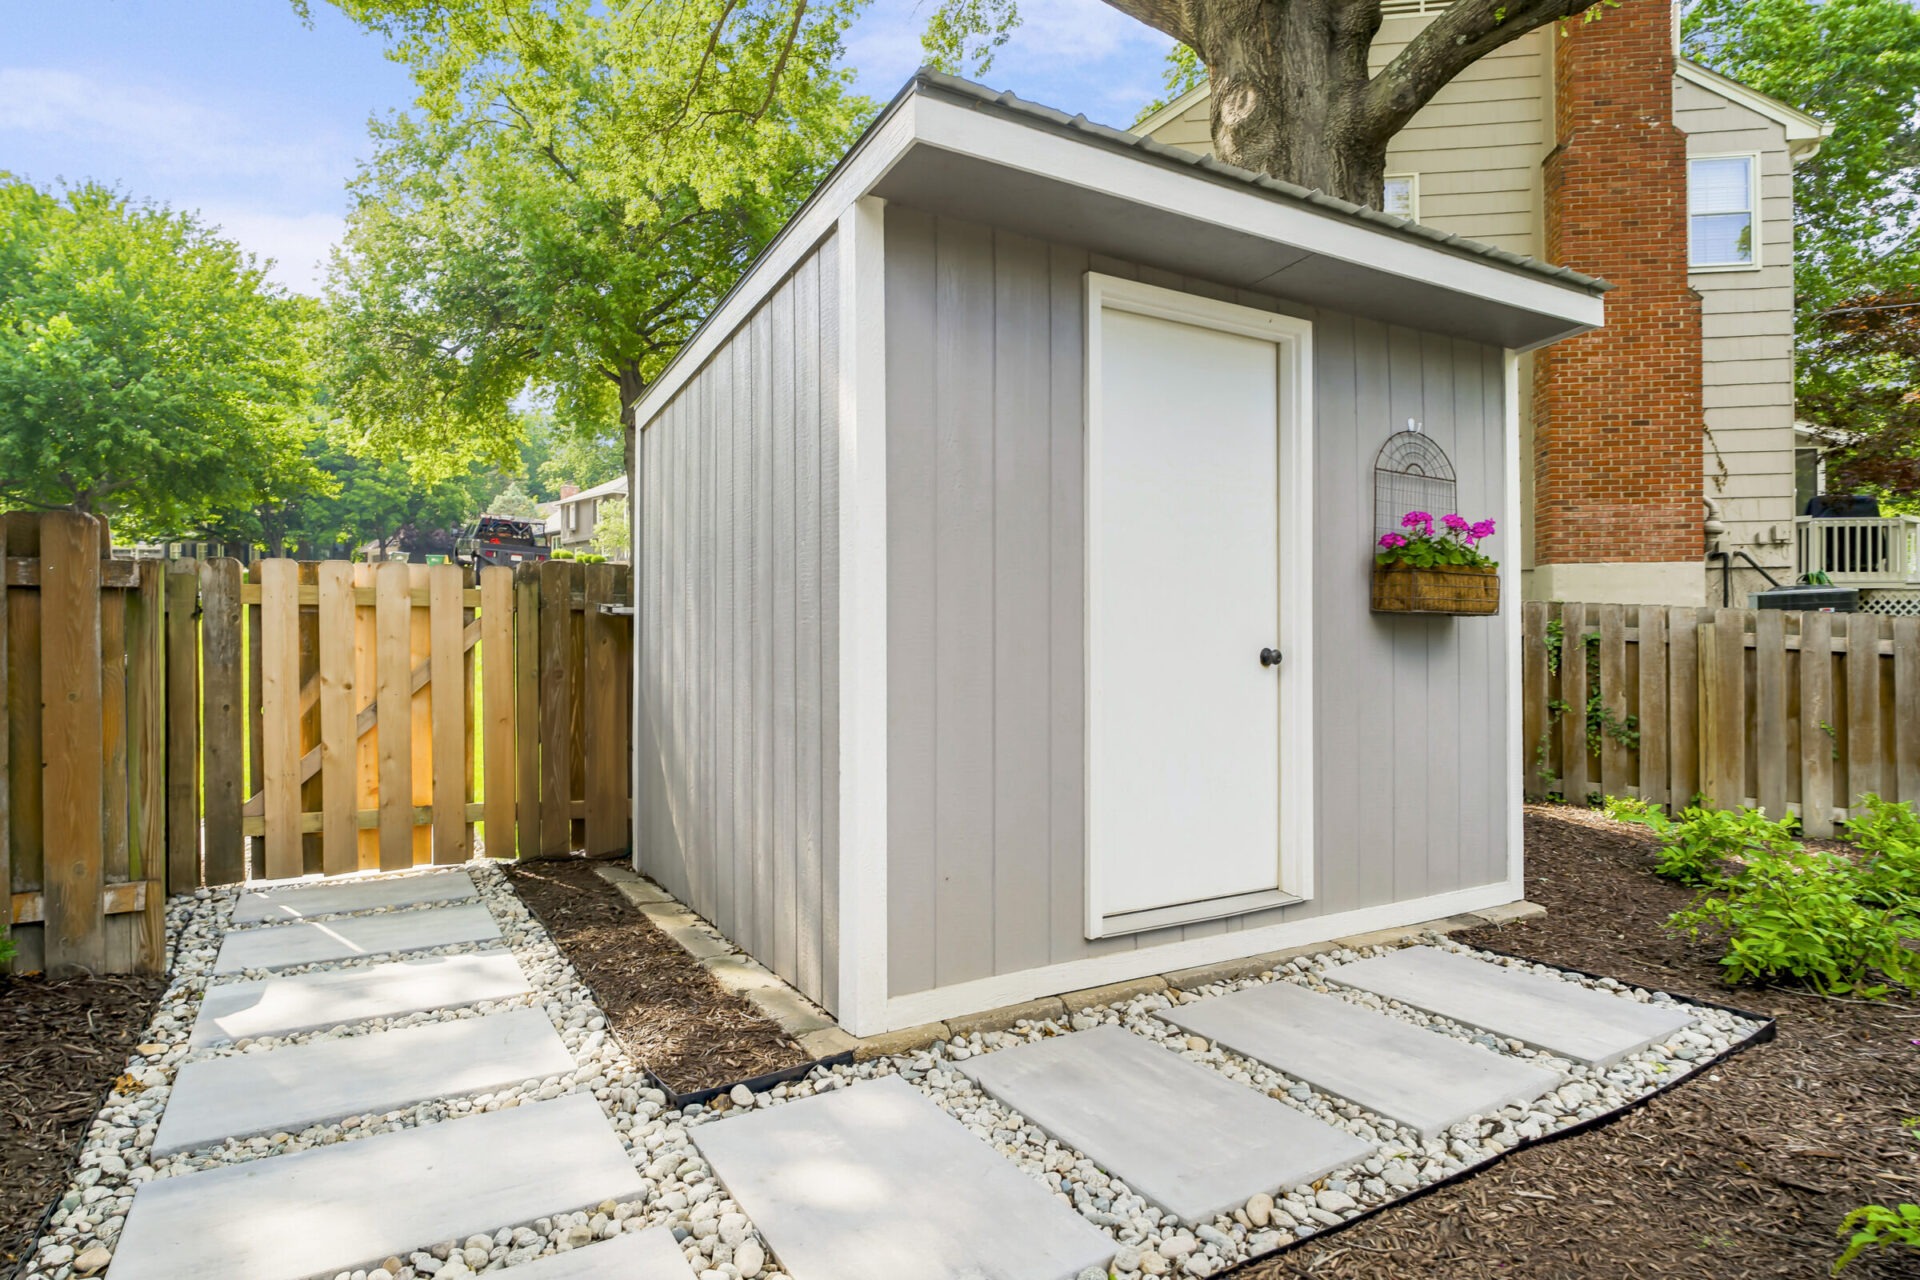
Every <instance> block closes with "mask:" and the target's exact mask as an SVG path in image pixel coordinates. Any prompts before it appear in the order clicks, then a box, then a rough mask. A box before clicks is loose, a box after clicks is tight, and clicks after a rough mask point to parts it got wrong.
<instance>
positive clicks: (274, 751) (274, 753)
mask: <svg viewBox="0 0 1920 1280" xmlns="http://www.w3.org/2000/svg"><path fill="white" fill-rule="evenodd" d="M260 648H261V655H260V718H261V724H262V726H263V727H262V734H261V768H262V770H263V773H262V778H261V783H262V786H261V793H262V795H263V796H264V797H265V803H266V819H267V822H266V837H267V878H268V879H269V880H283V879H290V878H292V877H295V876H298V875H300V874H302V873H303V872H304V871H305V870H306V850H305V848H304V847H303V845H302V842H301V839H300V569H299V566H298V565H296V564H295V563H294V562H293V561H291V560H263V561H261V563H260Z"/></svg>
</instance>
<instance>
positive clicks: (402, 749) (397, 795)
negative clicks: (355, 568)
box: [373, 564, 413, 871]
mask: <svg viewBox="0 0 1920 1280" xmlns="http://www.w3.org/2000/svg"><path fill="white" fill-rule="evenodd" d="M373 580H374V601H375V603H374V617H375V624H374V625H375V635H376V640H375V653H374V670H375V673H376V674H375V679H376V681H377V683H378V689H379V694H378V706H379V717H380V723H379V725H378V727H377V729H376V732H377V733H378V735H379V738H378V745H379V755H380V785H379V794H380V805H379V808H380V869H381V870H382V871H400V870H404V869H406V868H407V867H410V866H412V865H413V776H412V764H413V707H412V700H413V699H412V691H411V690H410V688H409V687H408V683H409V682H408V680H407V676H408V673H409V671H410V670H411V669H412V665H413V663H412V655H411V648H412V635H411V632H412V623H413V617H412V615H413V599H412V596H411V595H410V594H409V593H408V584H407V566H406V565H404V564H382V565H377V566H375V569H374V575H373Z"/></svg>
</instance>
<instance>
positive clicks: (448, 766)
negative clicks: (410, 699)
mask: <svg viewBox="0 0 1920 1280" xmlns="http://www.w3.org/2000/svg"><path fill="white" fill-rule="evenodd" d="M463 587H464V584H463V583H462V581H461V574H460V567H459V566H458V565H452V564H436V565H429V566H428V567H427V588H428V593H429V599H431V600H432V604H431V605H430V606H429V615H430V616H429V618H428V628H429V637H430V643H431V645H432V649H431V660H432V664H433V675H432V677H431V679H430V681H429V682H428V687H429V689H430V690H431V695H432V704H433V772H432V777H431V785H432V795H433V860H434V861H435V862H465V861H466V860H467V769H466V768H465V765H466V757H467V753H466V721H467V695H466V691H465V689H464V688H463V686H464V684H465V681H464V680H463V679H462V678H461V677H462V675H463V674H464V673H465V671H466V656H467V651H466V646H465V645H463V644H461V642H460V636H461V632H462V631H463V630H464V628H463V626H462V625H461V617H460V613H461V609H462V608H463V607H464V602H463V600H462V598H461V592H462V589H463Z"/></svg>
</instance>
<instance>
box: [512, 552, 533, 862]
mask: <svg viewBox="0 0 1920 1280" xmlns="http://www.w3.org/2000/svg"><path fill="white" fill-rule="evenodd" d="M513 597H514V607H513V639H514V662H513V691H514V728H515V730H516V733H515V736H514V776H515V777H516V778H517V779H518V782H517V785H516V787H515V794H516V795H517V796H518V797H519V811H520V812H519V820H518V822H517V823H516V825H515V830H516V832H517V834H518V835H519V839H520V847H519V856H520V857H522V858H534V857H538V856H539V854H540V566H539V565H535V564H523V565H521V566H520V567H519V568H517V569H515V570H514V571H513Z"/></svg>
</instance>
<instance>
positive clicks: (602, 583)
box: [0, 516, 632, 972]
mask: <svg viewBox="0 0 1920 1280" xmlns="http://www.w3.org/2000/svg"><path fill="white" fill-rule="evenodd" d="M100 528H101V526H100V525H99V524H98V523H97V522H95V521H91V520H89V519H87V518H86V517H78V516H75V517H64V516H42V517H31V516H27V517H8V519H7V529H8V532H9V536H10V538H12V539H13V549H12V551H11V553H10V554H9V556H8V558H7V568H8V573H7V583H8V586H10V587H13V588H16V590H14V591H12V592H10V593H7V594H0V609H4V610H6V614H5V625H0V637H4V639H5V640H6V642H7V653H6V655H5V661H4V662H0V671H4V672H5V674H6V676H7V685H6V691H7V705H8V717H7V718H8V722H9V723H8V727H9V730H10V732H9V733H8V734H7V735H6V736H7V738H8V739H10V740H11V743H12V751H11V755H10V758H6V759H5V764H6V767H5V768H4V770H0V773H4V775H5V776H6V777H7V779H8V783H9V785H8V787H7V789H6V790H7V793H8V796H7V800H8V804H7V805H6V806H0V824H5V825H7V826H8V828H9V829H8V830H7V832H6V834H5V837H4V838H0V857H5V856H6V855H9V854H10V858H9V859H8V861H10V863H11V869H10V871H8V870H7V867H8V862H0V873H4V874H0V883H4V882H5V881H6V880H7V879H10V880H11V883H12V887H13V891H14V892H13V910H12V914H11V921H10V923H11V924H12V925H13V927H14V930H15V935H16V938H17V941H18V942H19V944H20V951H21V954H20V957H19V961H18V962H17V964H16V968H20V969H38V968H40V967H42V966H43V965H44V966H45V967H46V968H48V969H49V970H50V971H51V970H55V969H58V968H61V967H63V966H65V967H73V968H86V969H90V970H93V971H95V972H104V971H129V970H153V969H155V968H157V967H158V965H159V963H160V962H161V955H160V946H161V927H162V923H163V918H162V916H161V914H160V913H161V911H162V908H163V905H164V898H165V896H166V894H170V893H182V892H188V891H191V890H192V889H194V888H196V887H198V886H200V885H208V884H226V883H232V882H235V881H240V880H246V879H259V878H262V877H265V878H269V879H281V878H285V877H290V876H300V875H339V874H344V873H348V872H353V871H361V870H372V869H380V870H394V869H398V868H404V867H410V866H414V865H416V864H420V863H427V862H442V863H446V862H461V861H464V860H466V859H467V858H468V857H470V856H472V855H473V854H474V853H475V852H476V851H484V852H485V853H486V854H487V855H489V856H492V857H515V856H519V857H529V856H551V855H557V854H564V853H567V852H569V851H571V850H575V849H585V850H586V851H588V852H590V853H612V852H618V851H621V850H625V849H627V848H629V847H630V846H631V835H630V830H631V814H632V808H631V805H630V803H629V798H628V795H629V779H630V777H631V743H630V737H631V717H630V715H629V714H628V708H629V706H630V705H631V685H632V677H631V662H632V647H631V646H632V625H631V618H630V616H628V609H627V605H628V602H629V600H630V599H631V589H630V570H629V568H628V567H627V566H624V565H582V564H578V563H573V562H566V561H548V562H546V563H544V564H539V565H524V566H521V567H519V568H518V569H516V570H509V569H505V568H488V569H486V570H485V571H484V572H483V574H482V576H481V581H480V585H479V586H478V587H477V588H475V587H473V586H472V585H470V584H471V578H470V576H469V575H468V574H466V573H465V572H463V571H462V570H461V569H460V568H459V567H458V566H454V565H408V564H391V563H389V564H350V563H348V562H346V561H319V562H296V561H292V560H263V561H259V562H256V563H255V564H253V565H250V566H245V567H243V566H242V565H240V563H239V562H238V561H235V560H229V559H218V560H207V561H172V562H166V563H162V562H158V561H125V560H102V559H101V558H100V556H99V554H98V553H99V548H100V546H101V545H103V544H102V543H101V542H100V541H99V540H98V533H97V532H94V533H88V532H87V531H88V530H94V531H97V530H99V529H100ZM56 534H57V535H58V537H57V538H56ZM89 538H92V539H93V541H87V539H89ZM29 546H30V547H31V548H32V551H29V550H27V548H28V547H29ZM42 546H44V547H46V548H48V549H49V550H48V554H47V555H46V556H42V557H41V558H40V559H39V560H34V559H30V558H26V557H29V556H31V555H32V554H34V553H37V552H38V551H39V549H40V548H41V547H42ZM49 557H50V558H49ZM82 562H84V563H85V565H86V566H88V567H87V568H86V569H85V571H84V572H83V571H82V569H80V568H76V567H74V566H76V565H79V564H81V563H82ZM88 601H91V602H92V603H91V605H88V604H87V602H88ZM96 615H97V617H96ZM84 635H92V636H93V640H92V641H91V643H90V645H89V644H86V643H82V642H81V639H82V637H83V636H84ZM88 671H92V672H93V673H94V674H93V676H92V677H91V678H88V677H86V675H85V673H86V672H88ZM75 681H78V682H79V685H78V688H79V693H78V695H77V698H76V699H75V700H72V701H67V700H63V699H62V698H61V697H58V696H55V694H56V691H57V690H65V689H67V688H68V687H69V686H71V685H73V684H74V682H75ZM103 691H104V692H103ZM43 702H44V703H45V705H46V706H47V708H48V710H47V713H46V715H45V723H44V726H43V725H42V723H41V718H40V717H39V716H38V715H37V714H33V713H35V712H37V711H38V708H39V706H40V705H41V704H42V703H43ZM70 708H71V709H72V710H71V711H70ZM70 722H71V723H70ZM76 725H78V726H80V727H85V726H87V725H90V726H91V729H90V730H88V731H87V733H80V732H79V729H78V728H76V727H75V726H76ZM89 735H90V736H89ZM5 745H6V744H5V742H4V741H0V750H4V749H5ZM116 753H117V754H116ZM103 758H104V759H105V760H106V762H107V767H106V769H105V771H104V773H103V771H102V770H101V768H100V767H99V765H98V761H100V760H101V759H103ZM86 761H93V762H95V763H94V766H93V767H92V768H91V769H88V768H85V767H81V764H80V763H77V762H86ZM56 762H58V763H59V765H60V767H58V768H56V767H55V765H56ZM43 763H44V764H45V766H46V767H45V768H42V764H43ZM103 778H104V786H103V785H102V779H103ZM43 784H44V785H43ZM9 808H10V810H11V822H10V823H9V821H8V810H9ZM77 814H91V815H92V817H91V819H90V820H84V819H81V818H76V816H75V815H77ZM77 826H85V827H88V829H89V830H90V831H91V833H92V841H93V843H92V844H91V845H84V846H79V847H78V850H79V851H78V853H77V854H76V856H75V857H74V858H73V859H67V858H62V859H58V860H56V859H54V858H52V857H49V856H47V855H46V853H45V852H44V851H46V850H56V849H66V848H69V847H76V846H74V844H73V841H74V837H75V834H76V833H75V830H74V828H76V827H77ZM69 870H71V875H69V874H68V872H69ZM141 913H144V914H141ZM121 915H139V922H129V923H127V924H121V923H119V922H118V919H117V917H119V916H121ZM83 920H87V921H92V922H93V923H92V925H91V926H89V927H85V928H83V927H82V921H83ZM43 921H44V922H45V923H44V924H43V923H42V922H43ZM58 922H65V923H63V924H61V925H60V927H61V928H62V929H66V930H67V932H59V931H58V930H56V928H55V927H54V926H55V924H56V923H58ZM35 926H40V927H39V928H36V927H35ZM143 930H144V931H143ZM122 935H125V936H124V938H123V937H122ZM136 935H137V936H136ZM43 938H44V942H43Z"/></svg>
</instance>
